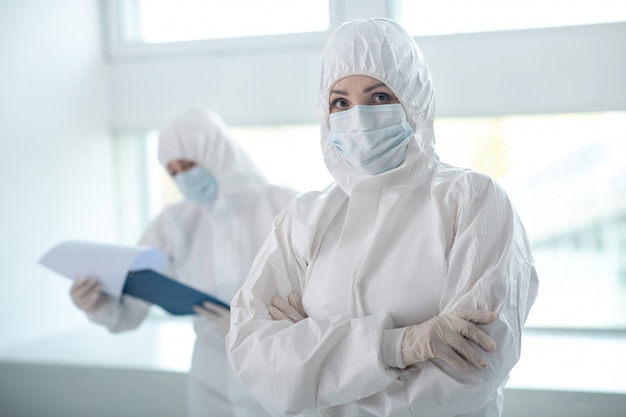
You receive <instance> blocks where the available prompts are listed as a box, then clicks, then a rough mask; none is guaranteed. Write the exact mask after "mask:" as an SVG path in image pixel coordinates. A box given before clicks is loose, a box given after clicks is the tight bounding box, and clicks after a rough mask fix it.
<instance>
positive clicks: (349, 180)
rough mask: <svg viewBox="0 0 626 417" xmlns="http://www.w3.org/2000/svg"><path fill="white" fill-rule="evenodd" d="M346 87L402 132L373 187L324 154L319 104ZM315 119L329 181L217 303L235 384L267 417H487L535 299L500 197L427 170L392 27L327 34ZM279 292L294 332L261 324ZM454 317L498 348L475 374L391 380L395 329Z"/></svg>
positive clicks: (402, 54)
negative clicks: (369, 84) (492, 316)
mask: <svg viewBox="0 0 626 417" xmlns="http://www.w3.org/2000/svg"><path fill="white" fill-rule="evenodd" d="M357 74H359V75H367V76H370V77H374V78H376V79H378V80H380V81H382V82H384V83H385V84H386V85H387V86H388V87H389V88H390V89H391V90H392V91H393V92H394V94H395V95H396V96H397V97H398V99H399V100H400V103H401V104H402V106H403V107H404V109H405V112H406V114H407V118H408V121H409V123H410V124H411V126H412V128H413V130H414V132H415V134H414V140H411V141H410V142H409V144H408V146H407V154H406V158H405V160H404V162H403V163H402V164H401V165H400V166H398V167H397V168H395V169H392V170H389V171H387V172H384V173H382V174H378V175H367V174H361V173H358V172H356V171H355V170H354V169H353V168H352V167H351V166H350V165H349V164H348V163H347V162H346V161H345V160H344V159H343V158H342V156H341V154H340V153H339V152H338V151H337V150H336V149H335V148H334V146H333V145H332V144H330V143H329V141H328V135H329V122H328V111H329V110H328V109H329V103H328V101H329V95H330V89H331V88H332V86H333V85H334V84H335V83H336V82H337V81H338V80H340V79H342V78H344V77H347V76H350V75H357ZM319 105H320V108H321V118H322V120H321V146H322V149H323V155H324V159H325V162H326V165H327V167H328V169H329V171H330V173H331V174H332V176H333V177H334V179H335V182H334V183H333V184H331V185H330V186H329V187H328V188H327V189H325V190H324V191H322V192H310V193H306V194H302V195H300V196H298V197H297V199H296V200H294V201H292V202H291V204H290V205H289V206H288V208H287V210H285V211H284V212H282V213H281V214H280V215H279V216H278V217H277V218H276V219H275V221H274V227H273V230H272V232H271V234H270V236H269V237H268V239H267V240H266V242H265V244H264V245H263V247H262V249H261V251H260V252H259V255H258V256H257V258H256V260H255V262H254V264H253V266H252V269H251V272H250V275H249V277H248V279H247V280H246V282H245V284H244V285H243V286H242V288H241V289H240V290H239V291H238V293H237V294H236V296H235V298H234V299H233V300H232V302H231V308H232V311H231V313H232V316H231V329H230V333H229V334H228V336H227V339H226V343H227V351H228V355H229V360H230V362H231V364H232V366H233V368H234V369H235V372H236V373H237V375H238V376H239V378H240V379H241V380H242V382H243V383H244V384H245V385H246V386H247V387H248V389H249V390H250V391H251V393H252V395H253V396H254V397H255V398H256V399H257V400H258V401H259V402H261V403H262V404H263V405H264V406H265V407H266V408H267V409H268V410H269V411H270V412H271V413H272V414H273V415H275V416H281V415H290V416H291V415H293V416H296V415H297V416H351V417H366V416H376V417H381V416H427V417H438V416H481V417H495V416H500V415H501V412H502V406H503V386H504V384H505V382H506V380H507V378H508V374H509V371H510V370H511V368H512V367H513V366H514V365H515V363H516V362H517V360H518V359H519V355H520V341H521V334H522V327H523V324H524V321H525V320H526V316H527V314H528V312H529V309H530V307H531V305H532V303H533V302H534V299H535V297H536V293H537V284H538V281H537V276H536V273H535V269H534V266H533V260H532V256H531V253H530V249H529V244H528V241H527V237H526V234H525V231H524V228H523V226H522V224H521V223H520V221H519V219H518V217H517V215H516V213H515V211H514V210H513V208H512V206H511V203H510V202H509V199H508V198H507V195H506V194H505V192H504V191H503V190H502V189H501V188H500V187H499V186H498V185H497V184H496V183H495V182H494V181H493V180H492V179H490V178H489V177H487V176H485V175H482V174H479V173H476V172H472V171H469V170H466V169H460V168H455V167H452V166H450V165H447V164H444V163H442V162H440V161H439V158H438V156H437V155H436V154H435V152H434V145H435V137H434V132H433V119H434V114H435V107H434V106H435V104H434V87H433V83H432V81H431V77H430V74H429V71H428V68H427V65H426V62H425V60H424V57H423V56H422V54H421V52H420V50H419V48H418V47H417V45H416V44H415V42H414V41H413V39H412V38H411V37H410V36H409V35H408V34H407V33H406V32H405V31H404V30H403V29H402V28H401V27H400V26H399V25H398V24H396V23H395V22H392V21H389V20H384V19H370V20H361V21H355V22H350V23H346V24H344V25H342V26H340V27H339V28H338V29H337V31H336V32H335V33H334V34H333V35H332V36H331V38H330V39H329V41H328V43H327V45H326V47H325V49H324V52H323V55H322V66H321V85H320V96H319ZM290 293H297V294H300V295H302V301H303V305H304V310H305V311H306V313H307V316H308V317H307V318H305V319H304V320H301V321H299V322H297V323H292V322H290V321H287V320H277V321H275V320H272V318H271V317H270V316H269V314H268V307H269V306H270V305H271V300H272V298H274V297H281V298H283V299H287V296H288V295H289V294H290ZM460 308H469V309H477V308H487V309H490V310H493V311H494V312H496V313H497V315H498V318H497V320H496V321H495V322H494V323H492V324H489V325H486V326H481V327H482V328H483V330H484V331H485V332H486V333H487V334H488V335H489V336H490V337H491V338H493V339H494V340H495V342H496V344H497V349H496V351H495V352H493V353H489V352H484V351H480V349H479V348H477V349H478V350H479V351H480V352H481V353H482V354H483V356H484V358H485V359H486V361H487V362H488V366H487V368H486V369H478V368H472V369H471V370H470V371H469V372H468V373H465V374H463V373H460V372H458V371H456V370H455V369H453V368H452V367H450V366H449V365H448V364H447V363H445V362H443V361H440V360H438V359H434V360H430V361H427V362H424V363H422V364H420V365H418V366H412V367H407V368H404V365H403V363H402V359H401V358H402V357H401V341H402V336H403V330H402V328H403V327H405V326H410V325H413V324H418V323H422V322H424V321H426V320H428V319H430V318H432V317H434V316H437V315H440V314H443V313H449V312H452V311H453V310H455V309H460ZM392 329H399V330H392ZM383 344H385V347H386V349H385V348H383V346H382V345H383ZM385 350H391V351H392V352H394V355H393V358H392V360H387V361H386V362H384V358H383V356H382V355H383V353H382V352H383V351H385ZM388 362H394V363H395V366H393V365H390V364H389V363H388Z"/></svg>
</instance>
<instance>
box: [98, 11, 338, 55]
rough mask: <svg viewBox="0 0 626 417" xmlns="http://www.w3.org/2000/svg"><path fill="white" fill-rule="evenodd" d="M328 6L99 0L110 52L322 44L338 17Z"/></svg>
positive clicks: (204, 50) (209, 50)
mask: <svg viewBox="0 0 626 417" xmlns="http://www.w3.org/2000/svg"><path fill="white" fill-rule="evenodd" d="M330 5H331V3H330V2H329V0H306V1H305V0H300V1H295V0H229V1H222V0H129V1H125V0H111V1H107V2H104V11H105V12H106V14H105V16H106V20H105V24H104V27H105V32H106V33H105V35H106V37H107V38H108V43H109V51H110V53H111V55H112V56H113V57H125V56H129V57H136V56H141V55H152V54H158V55H162V54H164V53H165V54H167V53H172V52H174V53H181V52H183V53H189V52H195V53H197V52H199V51H202V52H204V53H206V52H207V51H208V52H216V53H218V52H219V53H228V54H230V53H233V52H237V51H251V50H258V48H268V47H271V48H276V47H284V46H291V47H301V46H302V45H305V44H307V43H315V44H323V42H324V41H325V40H326V37H327V36H328V33H327V32H328V31H329V30H330V27H331V25H332V22H331V21H332V19H333V18H335V19H336V18H337V17H336V15H337V13H334V14H331V10H330ZM337 7H338V6H335V8H337ZM333 16H335V17H333Z"/></svg>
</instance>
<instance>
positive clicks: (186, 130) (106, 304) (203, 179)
mask: <svg viewBox="0 0 626 417" xmlns="http://www.w3.org/2000/svg"><path fill="white" fill-rule="evenodd" d="M158 154H159V160H160V161H161V163H162V164H163V166H164V167H165V168H166V169H167V170H168V172H169V173H170V175H171V176H172V178H173V179H174V181H175V182H176V184H177V185H178V187H179V189H180V191H181V193H182V194H183V196H184V200H183V201H181V202H179V203H176V204H174V205H172V206H169V207H167V208H166V209H165V210H164V211H163V212H162V213H161V214H160V215H159V216H158V217H157V218H156V219H155V220H154V221H153V222H152V223H151V224H150V226H149V227H148V229H147V230H146V232H145V233H144V236H143V237H142V238H141V240H140V242H139V243H140V244H142V245H146V246H151V247H156V248H159V249H161V250H162V251H163V252H164V253H165V255H166V256H167V265H166V268H165V270H164V271H163V272H164V274H165V275H167V276H170V277H172V278H174V279H177V280H179V281H182V282H184V283H186V284H188V285H190V286H192V287H195V288H197V289H199V290H202V291H205V292H207V293H210V294H212V295H215V296H216V297H218V298H220V299H222V300H224V301H226V302H228V301H230V300H231V298H232V297H233V295H234V294H235V292H236V291H237V290H238V289H239V287H240V286H241V284H242V283H243V281H244V279H245V277H246V275H247V274H248V271H249V269H250V265H251V264H252V261H253V259H254V257H255V255H256V253H257V251H258V250H259V248H260V246H261V244H262V242H263V240H264V239H265V237H266V236H267V234H268V233H269V232H270V229H271V224H272V219H273V217H274V216H275V215H276V214H277V213H278V212H280V211H281V210H282V209H283V208H284V207H286V206H287V204H288V202H289V201H290V200H291V199H292V198H293V197H294V195H295V192H294V191H293V190H290V189H287V188H283V187H279V186H274V185H271V184H269V183H268V182H267V180H266V179H265V177H264V176H263V174H262V173H261V172H260V171H259V169H258V168H257V167H256V166H255V164H254V163H253V162H252V160H250V158H249V157H248V156H247V155H246V154H245V153H244V152H243V150H242V149H240V148H239V147H238V146H237V145H236V143H235V142H233V140H232V139H231V137H230V135H229V133H228V129H227V127H226V125H225V124H224V122H223V121H222V120H221V119H220V117H219V116H218V115H217V114H215V113H214V112H213V111H211V110H208V109H192V110H189V111H187V112H185V113H183V114H181V115H180V116H178V117H177V118H176V119H175V120H174V121H173V122H172V123H171V125H170V126H169V127H167V128H166V129H164V130H163V131H162V132H161V134H160V137H159V147H158ZM70 294H71V297H72V299H73V301H74V303H75V304H76V305H77V306H78V307H79V308H81V309H82V310H84V311H86V312H87V315H88V317H89V319H90V320H91V321H93V322H95V323H99V324H101V325H104V326H106V327H107V328H108V329H109V330H110V331H112V332H121V331H125V330H129V329H134V328H136V327H137V326H139V325H140V324H141V323H142V321H143V320H144V318H145V317H146V315H147V313H148V310H149V308H150V305H149V304H147V303H145V302H143V301H141V300H138V299H136V298H133V297H130V296H122V297H121V298H113V297H110V296H108V295H106V294H105V293H103V292H101V291H100V285H99V283H98V281H97V279H95V278H90V279H80V280H77V281H76V282H75V283H74V285H73V286H72V288H71V290H70ZM195 310H196V312H197V313H198V315H197V316H196V317H195V318H194V328H195V332H196V341H195V346H194V352H193V359H192V364H191V368H190V375H189V401H188V415H189V416H192V417H195V416H220V417H229V416H253V417H254V416H266V415H267V413H266V412H265V411H264V410H263V408H262V407H261V406H260V405H259V404H258V403H257V402H256V401H255V400H254V399H253V398H252V397H251V396H250V395H249V394H248V393H247V391H246V390H245V388H244V387H243V386H242V385H241V383H240V382H239V381H238V380H237V379H236V378H235V377H234V374H233V372H232V370H231V368H230V366H229V365H228V360H227V357H226V352H225V346H224V337H225V335H226V332H227V331H228V323H229V320H230V314H229V313H228V311H226V310H225V309H222V308H220V307H218V306H215V305H212V304H210V303H207V304H206V305H204V306H196V307H195ZM159 395H167V393H162V394H159Z"/></svg>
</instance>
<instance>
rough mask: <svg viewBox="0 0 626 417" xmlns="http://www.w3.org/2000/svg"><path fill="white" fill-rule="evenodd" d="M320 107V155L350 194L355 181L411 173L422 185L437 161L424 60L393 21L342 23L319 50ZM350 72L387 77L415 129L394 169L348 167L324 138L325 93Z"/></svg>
mask: <svg viewBox="0 0 626 417" xmlns="http://www.w3.org/2000/svg"><path fill="white" fill-rule="evenodd" d="M320 73H321V77H320V89H319V97H318V107H319V110H320V117H321V124H320V125H321V146H322V153H323V155H324V161H325V163H326V166H327V167H328V169H329V171H330V173H331V175H332V176H333V177H334V178H335V181H336V182H337V184H338V185H339V186H340V187H341V188H342V189H343V191H344V192H346V194H348V195H351V193H352V190H353V188H354V187H355V185H356V184H358V183H360V182H363V181H367V182H383V184H382V186H383V187H384V188H387V187H389V186H393V185H394V184H400V183H403V185H404V186H406V185H407V184H406V178H407V177H409V176H410V177H412V178H413V179H414V181H412V182H411V184H413V185H414V186H415V187H417V186H419V185H421V184H422V183H423V182H424V181H425V180H426V179H427V177H428V175H429V174H428V173H429V172H430V171H432V168H433V166H435V165H436V164H437V163H438V161H439V160H438V157H437V156H436V154H435V152H434V146H435V136H434V132H433V121H434V117H435V100H434V92H435V90H434V86H433V83H432V80H431V77H430V72H429V70H428V66H427V64H426V60H425V59H424V56H423V55H422V52H421V51H420V49H419V47H418V46H417V44H416V43H415V42H414V41H413V39H412V38H411V37H410V36H408V34H407V33H406V32H405V30H404V29H403V28H402V27H401V26H400V25H398V24H397V23H396V22H394V21H391V20H387V19H366V20H356V21H352V22H347V23H344V24H343V25H341V26H340V27H339V28H338V29H337V30H336V31H335V32H334V34H333V35H332V36H331V37H330V39H329V40H328V42H327V43H326V46H325V47H324V50H323V52H322V60H321V71H320ZM352 75H367V76H370V77H373V78H376V79H378V80H380V81H381V82H383V83H385V84H386V85H387V87H389V88H390V89H391V91H393V92H394V94H395V95H396V97H398V99H399V100H400V103H401V104H402V106H403V108H404V110H405V112H406V115H407V120H408V122H409V123H410V124H411V127H412V128H413V130H414V132H415V135H414V139H415V140H412V141H411V142H409V145H408V147H407V156H406V159H405V161H404V162H403V163H402V164H401V165H400V166H399V167H398V168H396V169H393V170H391V171H387V172H385V173H383V174H379V175H376V176H369V175H367V174H359V173H356V172H354V170H353V169H351V167H350V165H349V164H347V162H346V161H345V160H344V159H343V157H342V156H341V154H340V153H339V152H338V151H337V150H336V149H335V148H334V146H333V145H332V144H330V143H329V142H328V135H329V119H328V116H329V97H330V91H331V89H332V87H333V86H334V85H335V83H336V82H337V81H339V80H341V79H342V78H345V77H348V76H352Z"/></svg>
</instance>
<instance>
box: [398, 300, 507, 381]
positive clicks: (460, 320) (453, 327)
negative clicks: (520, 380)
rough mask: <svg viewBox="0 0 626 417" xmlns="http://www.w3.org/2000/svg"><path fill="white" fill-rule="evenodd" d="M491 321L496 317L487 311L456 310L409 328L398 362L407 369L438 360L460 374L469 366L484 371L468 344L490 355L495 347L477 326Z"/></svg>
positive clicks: (483, 360)
mask: <svg viewBox="0 0 626 417" xmlns="http://www.w3.org/2000/svg"><path fill="white" fill-rule="evenodd" d="M495 319H496V314H495V313H494V312H493V311H490V310H459V311H456V312H453V313H449V314H443V315H440V316H437V317H433V318H432V319H430V320H428V321H426V322H424V323H421V324H417V325H414V326H409V327H407V329H406V331H405V333H404V337H403V338H402V360H403V362H404V364H405V365H406V366H410V365H414V364H416V363H420V362H426V361H428V360H430V359H433V358H438V359H441V360H443V361H445V362H447V363H448V364H450V365H451V366H452V367H453V368H455V369H456V370H458V371H460V372H467V371H468V370H469V366H470V365H473V366H475V367H477V368H486V367H487V362H486V361H485V359H484V358H483V357H482V356H481V354H480V353H479V352H477V351H476V349H475V348H474V346H472V342H473V343H476V344H477V345H478V346H479V347H480V348H482V349H483V350H485V351H487V352H493V351H494V350H495V349H496V343H495V342H494V341H493V339H491V338H490V337H489V336H487V335H486V334H485V333H484V332H483V331H482V330H480V328H479V327H478V326H477V324H488V323H491V322H493V321H494V320H495Z"/></svg>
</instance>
